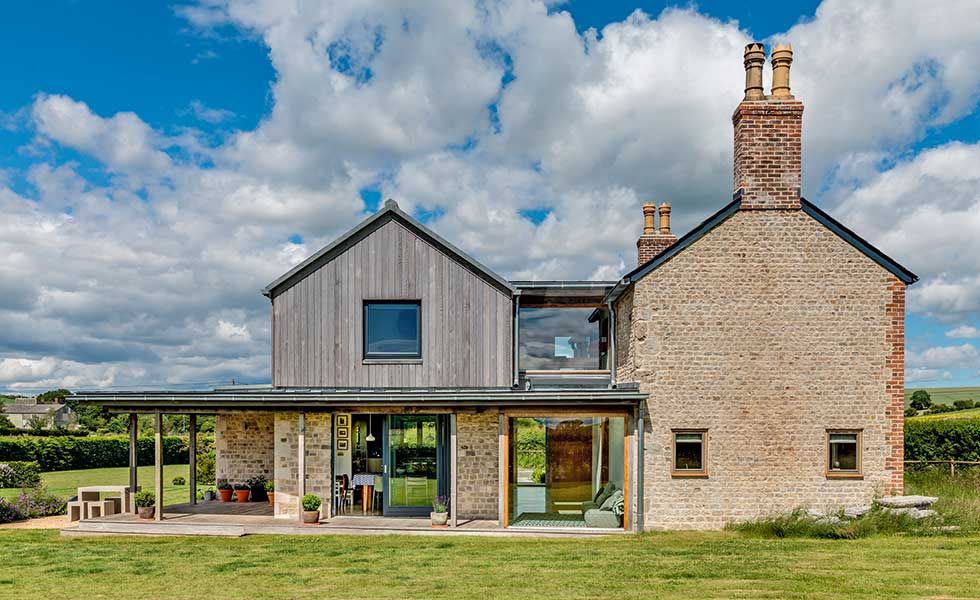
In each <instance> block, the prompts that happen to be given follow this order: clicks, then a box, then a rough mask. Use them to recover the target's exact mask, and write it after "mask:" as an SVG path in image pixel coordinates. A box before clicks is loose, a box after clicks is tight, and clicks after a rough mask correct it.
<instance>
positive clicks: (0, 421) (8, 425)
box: [0, 402, 16, 433]
mask: <svg viewBox="0 0 980 600" xmlns="http://www.w3.org/2000/svg"><path fill="white" fill-rule="evenodd" d="M14 429H16V428H15V427H14V422H13V421H11V420H10V417H8V416H7V415H5V414H4V413H3V403H2V402H0V433H3V432H5V431H13V430H14Z"/></svg>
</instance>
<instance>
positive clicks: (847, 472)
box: [824, 428, 864, 479]
mask: <svg viewBox="0 0 980 600" xmlns="http://www.w3.org/2000/svg"><path fill="white" fill-rule="evenodd" d="M835 434H844V435H854V436H855V440H854V444H855V446H856V447H855V451H856V457H855V463H856V466H857V468H856V469H834V468H833V467H832V466H831V463H830V448H831V442H830V436H831V435H835ZM824 457H825V459H824V460H825V461H826V463H825V465H824V474H825V475H826V476H827V478H828V479H864V430H863V429H839V428H838V429H827V430H826V433H825V434H824Z"/></svg>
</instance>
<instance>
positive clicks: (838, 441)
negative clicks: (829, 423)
mask: <svg viewBox="0 0 980 600" xmlns="http://www.w3.org/2000/svg"><path fill="white" fill-rule="evenodd" d="M827 477H835V478H860V477H861V430H859V429H828V430H827Z"/></svg>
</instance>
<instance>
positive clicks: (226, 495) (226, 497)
mask: <svg viewBox="0 0 980 600" xmlns="http://www.w3.org/2000/svg"><path fill="white" fill-rule="evenodd" d="M233 491H234V490H230V489H229V490H218V495H219V496H221V501H222V502H231V494H232V492H233Z"/></svg>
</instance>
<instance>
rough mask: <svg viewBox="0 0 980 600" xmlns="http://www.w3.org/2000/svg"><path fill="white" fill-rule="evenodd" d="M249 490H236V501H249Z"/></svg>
mask: <svg viewBox="0 0 980 600" xmlns="http://www.w3.org/2000/svg"><path fill="white" fill-rule="evenodd" d="M251 493H252V492H250V491H249V490H235V502H248V495H249V494H251Z"/></svg>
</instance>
